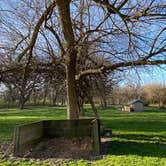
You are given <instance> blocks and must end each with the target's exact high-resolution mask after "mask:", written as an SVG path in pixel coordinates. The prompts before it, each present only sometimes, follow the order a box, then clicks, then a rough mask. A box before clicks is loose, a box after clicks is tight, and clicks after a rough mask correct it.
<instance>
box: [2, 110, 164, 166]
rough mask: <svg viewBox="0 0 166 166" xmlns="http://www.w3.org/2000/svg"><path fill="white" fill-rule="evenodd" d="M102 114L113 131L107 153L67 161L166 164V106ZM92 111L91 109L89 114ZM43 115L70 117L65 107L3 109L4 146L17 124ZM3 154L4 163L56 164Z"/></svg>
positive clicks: (140, 165) (120, 165)
mask: <svg viewBox="0 0 166 166" xmlns="http://www.w3.org/2000/svg"><path fill="white" fill-rule="evenodd" d="M99 114H100V117H101V120H102V123H104V124H105V125H106V126H107V127H109V128H112V131H113V137H112V138H111V144H110V147H109V149H108V153H107V155H105V156H104V157H103V159H99V160H95V161H85V160H78V161H71V162H68V163H64V165H69V166H75V165H81V166H86V165H95V166H101V165H104V166H166V109H165V110H157V109H156V108H154V107H148V108H146V111H144V112H140V113H134V112H131V113H125V112H121V111H118V110H113V109H107V110H99ZM92 115H93V114H92V112H91V110H90V109H87V112H86V116H88V117H91V116H92ZM41 119H66V110H65V108H64V107H58V108H55V107H32V108H29V109H25V110H23V111H20V110H18V109H6V110H5V109H0V146H1V145H3V144H4V143H6V142H11V141H12V137H13V130H14V127H15V126H16V125H18V124H22V123H27V122H31V121H37V120H41ZM2 155H3V154H2V153H1V152H0V166H10V165H18V166H19V165H22V166H23V165H24V166H28V165H29V166H30V165H33V166H41V165H45V166H49V165H56V164H53V163H49V161H43V162H41V161H36V162H33V161H24V160H22V159H18V160H16V161H11V160H10V161H9V160H2ZM61 165H62V164H61Z"/></svg>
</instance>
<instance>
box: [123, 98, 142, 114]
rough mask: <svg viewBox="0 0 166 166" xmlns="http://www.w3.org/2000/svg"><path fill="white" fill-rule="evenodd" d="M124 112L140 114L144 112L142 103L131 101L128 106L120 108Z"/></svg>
mask: <svg viewBox="0 0 166 166" xmlns="http://www.w3.org/2000/svg"><path fill="white" fill-rule="evenodd" d="M122 111H125V112H141V111H144V103H143V101H141V100H136V99H135V100H132V101H130V102H129V104H128V105H126V106H124V107H123V108H122Z"/></svg>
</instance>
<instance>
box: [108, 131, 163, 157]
mask: <svg viewBox="0 0 166 166" xmlns="http://www.w3.org/2000/svg"><path fill="white" fill-rule="evenodd" d="M117 138H118V140H114V137H113V138H112V141H110V144H109V148H108V151H107V154H111V155H139V156H147V157H159V158H165V157H166V140H165V139H166V138H165V137H163V136H156V137H155V135H153V136H152V135H150V136H147V135H139V136H138V135H137V134H136V135H134V134H125V135H124V134H122V135H117ZM141 141H142V142H141Z"/></svg>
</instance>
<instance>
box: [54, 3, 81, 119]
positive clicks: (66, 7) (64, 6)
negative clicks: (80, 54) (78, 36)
mask: <svg viewBox="0 0 166 166" xmlns="http://www.w3.org/2000/svg"><path fill="white" fill-rule="evenodd" d="M56 3H57V6H58V11H59V16H60V20H61V26H62V32H63V35H64V38H65V42H66V43H65V44H66V48H67V51H66V88H67V117H68V119H78V118H79V107H78V102H77V94H76V80H75V74H76V58H77V51H76V49H75V36H74V32H73V27H72V21H71V17H70V1H69V0H57V1H56Z"/></svg>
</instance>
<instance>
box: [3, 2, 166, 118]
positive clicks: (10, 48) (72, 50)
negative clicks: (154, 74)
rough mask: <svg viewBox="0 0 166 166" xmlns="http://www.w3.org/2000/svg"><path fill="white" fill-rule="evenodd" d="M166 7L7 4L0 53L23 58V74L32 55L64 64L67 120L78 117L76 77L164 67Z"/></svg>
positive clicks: (143, 4) (148, 4)
mask: <svg viewBox="0 0 166 166" xmlns="http://www.w3.org/2000/svg"><path fill="white" fill-rule="evenodd" d="M165 8H166V4H165V1H164V0H158V1H156V0H138V1H132V0H73V1H71V0H40V1H39V0H32V1H28V0H19V1H17V0H11V1H10V2H9V3H7V2H6V5H5V7H4V8H2V7H1V9H0V34H1V35H0V36H1V37H0V38H1V39H4V40H3V42H2V43H0V47H1V55H3V54H13V55H14V57H15V60H17V59H18V60H19V62H20V61H22V60H24V59H25V61H26V63H25V69H24V70H25V72H27V71H28V68H29V67H28V66H30V64H31V62H32V60H33V58H34V57H35V56H51V58H52V63H54V64H55V65H57V64H61V65H63V66H64V68H65V75H66V91H67V113H68V118H69V119H77V118H78V117H79V105H78V96H77V82H78V81H79V80H80V79H82V78H84V77H85V78H86V77H88V76H89V75H93V74H101V73H108V72H112V71H115V70H123V69H124V68H130V67H133V66H143V65H159V64H166V59H165V57H166V27H165V22H166V11H165ZM25 57H26V58H25ZM95 57H97V58H95ZM98 59H100V62H98ZM95 62H96V63H95ZM91 64H93V65H91Z"/></svg>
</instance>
